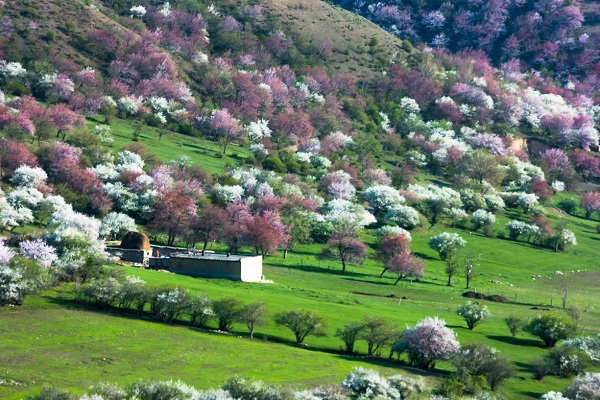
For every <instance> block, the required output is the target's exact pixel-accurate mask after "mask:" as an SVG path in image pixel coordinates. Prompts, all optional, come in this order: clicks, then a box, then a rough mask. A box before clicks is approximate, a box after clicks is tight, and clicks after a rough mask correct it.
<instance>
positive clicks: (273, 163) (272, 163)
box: [262, 156, 286, 173]
mask: <svg viewBox="0 0 600 400" xmlns="http://www.w3.org/2000/svg"><path fill="white" fill-rule="evenodd" d="M262 166H263V168H264V169H268V170H271V171H275V172H280V173H283V172H285V171H286V167H285V164H284V163H283V161H281V160H280V159H279V157H275V156H273V157H267V158H265V160H264V161H263V163H262Z"/></svg>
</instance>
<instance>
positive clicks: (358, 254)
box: [321, 227, 367, 274]
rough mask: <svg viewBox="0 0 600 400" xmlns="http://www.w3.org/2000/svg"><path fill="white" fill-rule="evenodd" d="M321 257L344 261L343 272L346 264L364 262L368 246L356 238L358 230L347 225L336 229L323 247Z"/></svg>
mask: <svg viewBox="0 0 600 400" xmlns="http://www.w3.org/2000/svg"><path fill="white" fill-rule="evenodd" d="M321 257H323V258H329V259H334V260H339V261H341V262H342V274H344V273H345V272H346V264H356V265H360V264H362V262H363V260H364V259H365V258H366V257H367V246H366V245H365V244H364V243H362V242H361V241H360V240H358V239H357V238H356V232H355V231H354V230H353V229H351V228H347V227H343V228H341V229H338V230H336V231H335V232H334V233H333V234H332V235H331V237H330V239H329V241H328V242H327V247H325V248H323V252H322V253H321Z"/></svg>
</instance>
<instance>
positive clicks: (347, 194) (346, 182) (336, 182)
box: [319, 170, 400, 200]
mask: <svg viewBox="0 0 600 400" xmlns="http://www.w3.org/2000/svg"><path fill="white" fill-rule="evenodd" d="M351 179H352V177H351V176H350V174H349V173H347V172H345V171H342V170H338V171H334V172H330V173H328V174H326V175H325V176H324V177H323V178H322V179H321V182H319V187H320V188H321V189H322V190H323V191H325V192H326V193H327V194H328V196H329V198H331V199H343V200H352V198H353V197H354V193H355V192H356V189H355V188H354V185H352V183H351ZM398 196H400V195H398Z"/></svg>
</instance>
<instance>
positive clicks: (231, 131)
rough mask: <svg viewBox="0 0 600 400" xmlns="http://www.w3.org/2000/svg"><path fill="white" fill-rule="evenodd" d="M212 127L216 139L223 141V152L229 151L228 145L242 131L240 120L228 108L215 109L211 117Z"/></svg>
mask: <svg viewBox="0 0 600 400" xmlns="http://www.w3.org/2000/svg"><path fill="white" fill-rule="evenodd" d="M210 128H211V129H212V130H213V133H214V135H215V139H218V140H219V141H220V142H221V144H222V146H223V154H225V152H226V151H227V145H228V144H229V143H230V142H231V141H232V140H234V139H236V138H237V137H239V136H240V134H241V133H242V127H241V126H240V123H239V121H238V120H237V119H235V118H233V117H232V116H231V114H230V113H229V110H227V109H226V108H223V109H220V110H215V111H213V113H212V115H211V117H210Z"/></svg>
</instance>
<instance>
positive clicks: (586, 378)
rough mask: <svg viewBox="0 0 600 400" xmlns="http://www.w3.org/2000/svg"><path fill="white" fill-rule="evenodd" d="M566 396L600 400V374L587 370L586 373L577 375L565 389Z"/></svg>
mask: <svg viewBox="0 0 600 400" xmlns="http://www.w3.org/2000/svg"><path fill="white" fill-rule="evenodd" d="M565 396H566V398H568V399H586V400H599V399H600V374H599V373H592V372H586V374H585V375H580V376H578V377H576V378H575V379H574V380H573V382H571V384H570V385H569V387H568V388H566V389H565Z"/></svg>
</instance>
